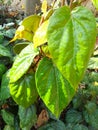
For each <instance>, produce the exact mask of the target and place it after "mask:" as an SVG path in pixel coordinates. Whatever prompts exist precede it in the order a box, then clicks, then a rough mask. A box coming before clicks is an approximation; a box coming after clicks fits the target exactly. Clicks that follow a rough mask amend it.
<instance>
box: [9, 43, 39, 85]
mask: <svg viewBox="0 0 98 130" xmlns="http://www.w3.org/2000/svg"><path fill="white" fill-rule="evenodd" d="M36 55H38V50H37V49H34V47H33V44H30V45H28V46H27V47H25V48H24V49H23V50H22V51H21V53H20V54H19V55H18V56H17V57H16V59H15V62H14V64H13V66H12V68H11V70H10V82H11V83H12V82H16V81H17V80H18V79H20V78H21V77H22V76H23V75H24V74H25V73H26V72H27V71H28V69H29V67H30V66H31V64H32V62H33V60H34V57H35V56H36Z"/></svg>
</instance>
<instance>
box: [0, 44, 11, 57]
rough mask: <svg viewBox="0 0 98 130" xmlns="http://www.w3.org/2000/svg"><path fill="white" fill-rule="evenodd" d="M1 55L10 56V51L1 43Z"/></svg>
mask: <svg viewBox="0 0 98 130" xmlns="http://www.w3.org/2000/svg"><path fill="white" fill-rule="evenodd" d="M1 56H6V57H10V58H12V55H11V52H10V51H9V50H8V49H7V48H6V47H4V46H3V45H0V57H1Z"/></svg>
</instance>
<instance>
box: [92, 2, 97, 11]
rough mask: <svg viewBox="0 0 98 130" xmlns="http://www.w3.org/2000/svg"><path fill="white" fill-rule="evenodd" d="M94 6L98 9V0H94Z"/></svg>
mask: <svg viewBox="0 0 98 130" xmlns="http://www.w3.org/2000/svg"><path fill="white" fill-rule="evenodd" d="M92 2H93V4H94V6H95V7H96V8H97V9H98V0H92Z"/></svg>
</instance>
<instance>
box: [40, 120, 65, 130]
mask: <svg viewBox="0 0 98 130" xmlns="http://www.w3.org/2000/svg"><path fill="white" fill-rule="evenodd" d="M38 130H65V125H64V123H63V122H62V121H60V120H58V121H52V122H51V123H48V124H46V125H44V126H42V127H40V128H39V129H38Z"/></svg>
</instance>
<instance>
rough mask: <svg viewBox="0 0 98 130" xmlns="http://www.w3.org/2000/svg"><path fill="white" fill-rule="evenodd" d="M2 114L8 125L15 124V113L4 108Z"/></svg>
mask: <svg viewBox="0 0 98 130" xmlns="http://www.w3.org/2000/svg"><path fill="white" fill-rule="evenodd" d="M1 115H2V118H3V120H4V121H5V123H6V124H7V125H11V126H14V115H13V114H12V113H10V112H8V111H6V110H2V111H1Z"/></svg>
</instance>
